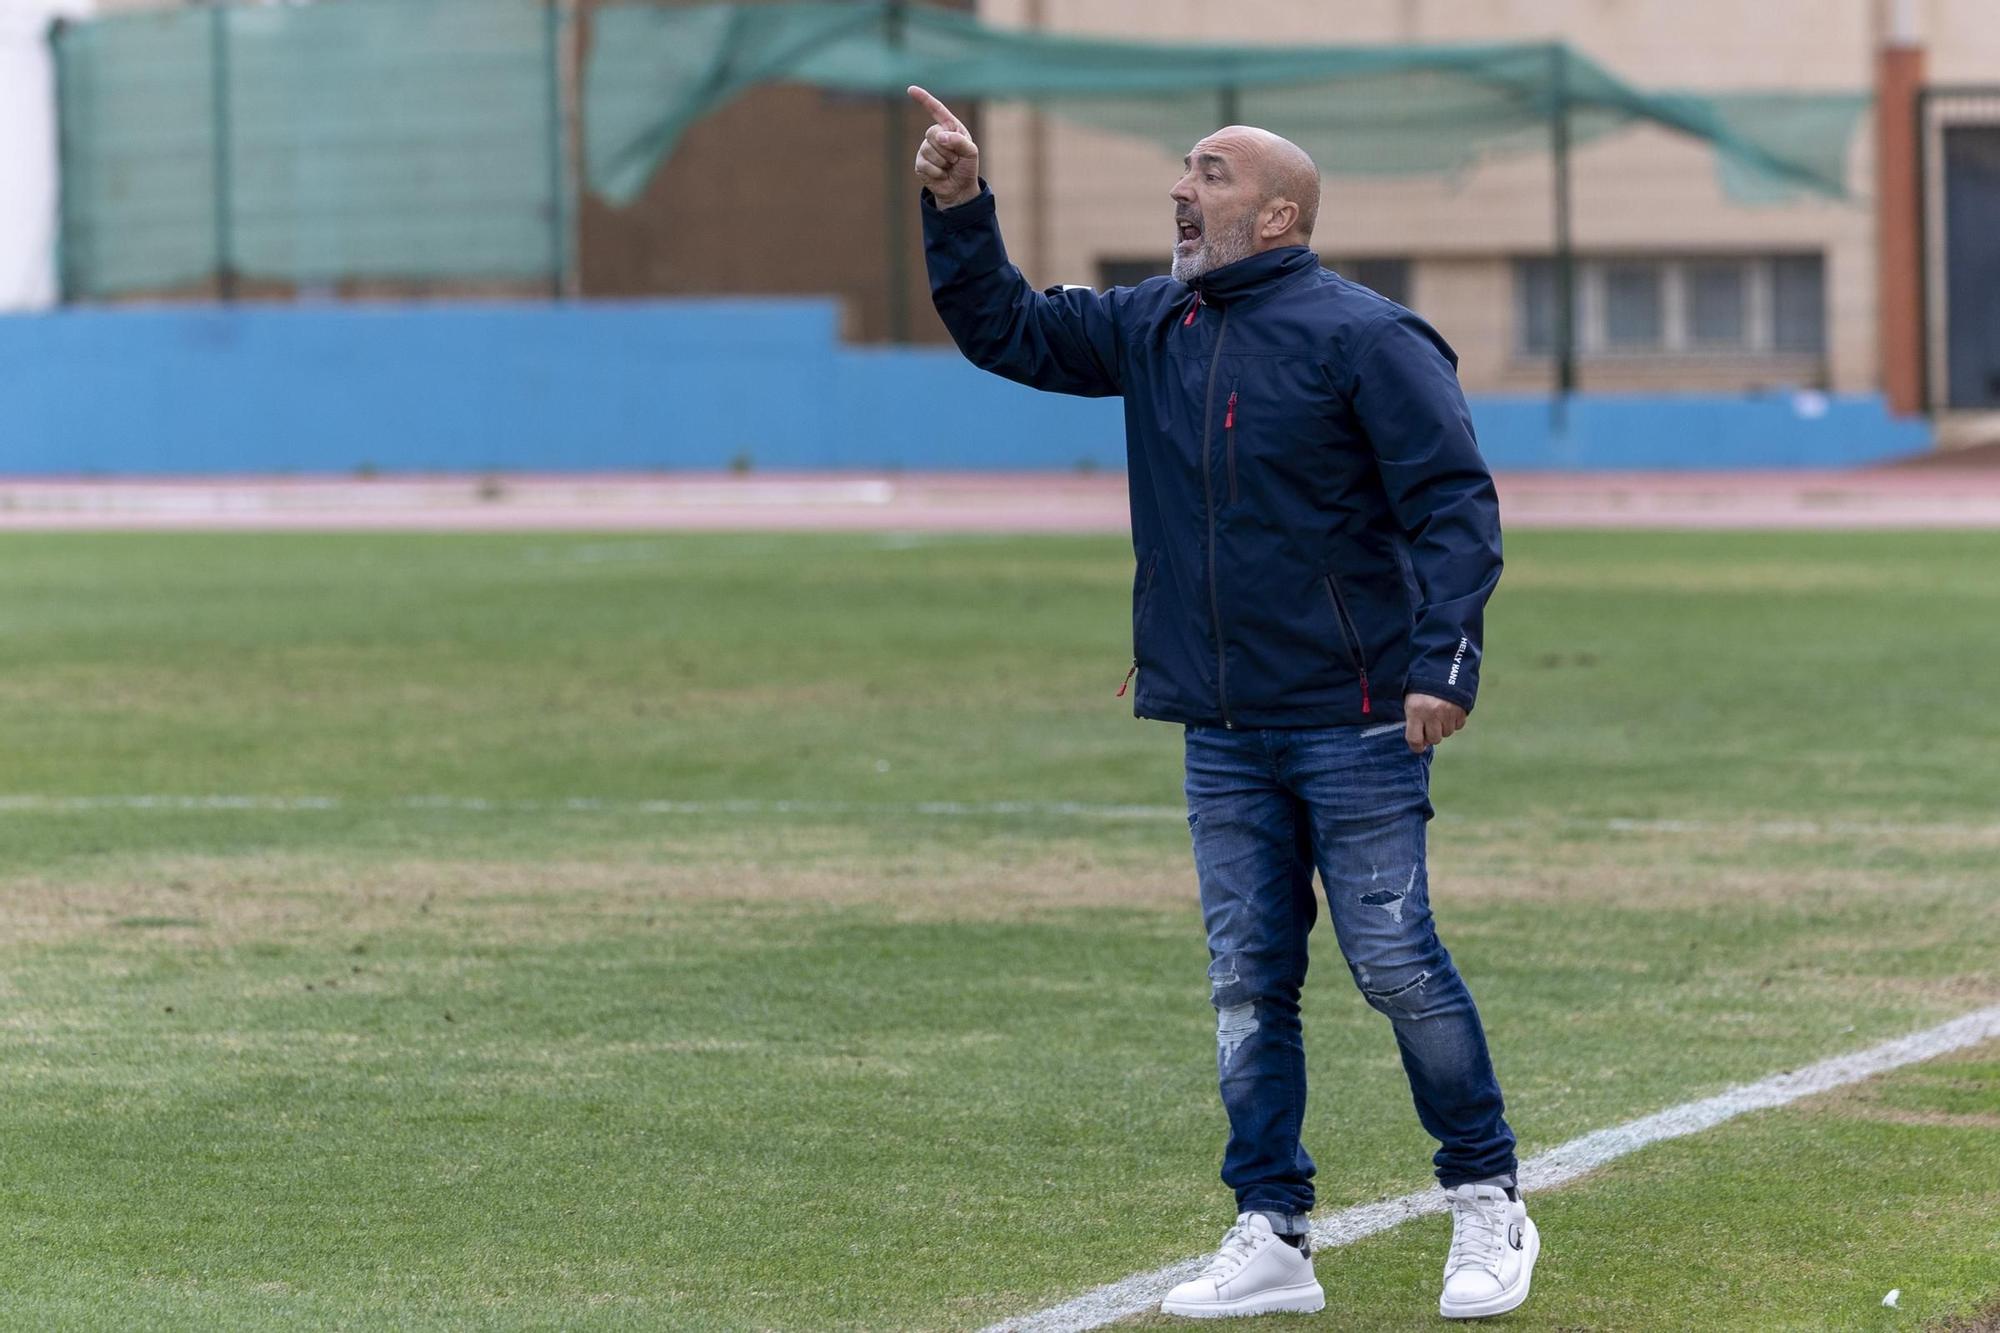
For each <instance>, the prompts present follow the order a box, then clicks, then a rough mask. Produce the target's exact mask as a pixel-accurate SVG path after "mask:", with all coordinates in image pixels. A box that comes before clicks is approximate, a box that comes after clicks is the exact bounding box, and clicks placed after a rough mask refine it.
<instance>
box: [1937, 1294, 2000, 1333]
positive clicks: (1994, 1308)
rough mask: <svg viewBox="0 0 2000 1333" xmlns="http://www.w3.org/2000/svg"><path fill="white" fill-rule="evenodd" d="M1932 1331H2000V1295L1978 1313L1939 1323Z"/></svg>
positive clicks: (1999, 1332) (1981, 1332) (1983, 1332)
mask: <svg viewBox="0 0 2000 1333" xmlns="http://www.w3.org/2000/svg"><path fill="white" fill-rule="evenodd" d="M1932 1333H2000V1297H1996V1298H1994V1300H1993V1301H1991V1302H1990V1303H1989V1304H1988V1305H1987V1306H1986V1308H1985V1309H1983V1310H1981V1311H1979V1312H1978V1313H1977V1314H1970V1315H1967V1316H1966V1317H1965V1318H1963V1319H1954V1320H1953V1321H1952V1322H1951V1323H1949V1324H1939V1325H1937V1326H1936V1327H1935V1328H1934V1329H1933V1330H1932Z"/></svg>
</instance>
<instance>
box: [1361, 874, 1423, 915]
mask: <svg viewBox="0 0 2000 1333" xmlns="http://www.w3.org/2000/svg"><path fill="white" fill-rule="evenodd" d="M1420 869H1422V867H1421V866H1411V867H1410V877H1409V879H1408V880H1406V881H1404V884H1403V887H1402V888H1400V889H1376V890H1375V891H1374V892H1372V893H1364V894H1362V895H1361V903H1362V905H1363V906H1364V907H1379V908H1381V909H1382V910H1383V911H1385V912H1387V913H1388V914H1389V919H1390V920H1391V921H1394V922H1395V923H1396V924H1397V925H1399V926H1400V925H1402V924H1403V900H1404V899H1405V898H1407V897H1408V896H1409V894H1410V890H1412V889H1414V888H1416V887H1417V871H1418V870H1420ZM1370 878H1371V879H1372V878H1374V876H1372V875H1371V876H1370Z"/></svg>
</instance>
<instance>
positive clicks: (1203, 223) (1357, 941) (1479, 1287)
mask: <svg viewBox="0 0 2000 1333" xmlns="http://www.w3.org/2000/svg"><path fill="white" fill-rule="evenodd" d="M910 95H911V96H912V97H913V98H915V99H916V101H917V102H918V103H919V104H921V105H922V106H923V107H924V108H925V109H926V110H928V111H929V112H930V115H931V118H932V120H933V121H934V122H935V124H933V125H932V126H931V128H930V129H929V131H927V132H926V134H925V136H924V141H923V143H922V145H921V146H920V147H919V148H918V150H917V158H916V172H917V176H918V178H919V179H920V180H921V181H922V183H923V185H924V186H925V187H926V188H925V192H924V200H923V219H924V247H925V253H926V257H927V259H928V263H929V268H930V278H931V290H932V295H933V298H934V300H935V302H936V305H937V310H938V313H939V315H941V316H942V317H943V319H944V322H945V325H946V327H947V328H949V329H950V330H951V333H952V337H953V338H954V339H956V340H957V343H958V346H959V348H960V350H961V351H963V352H964V353H965V355H966V356H967V357H969V358H970V359H971V360H972V361H973V362H974V363H975V364H977V365H979V366H982V367H984V368H985V369H987V370H991V371H994V372H995V373H997V374H1000V375H1004V376H1006V377H1007V378H1009V379H1013V380H1017V381H1019V382H1021V383H1023V384H1030V385H1033V386H1035V387H1036V388H1040V389H1051V390H1055V391H1057V392H1061V393H1072V394H1081V395H1085V396H1090V397H1103V396H1108V395H1112V394H1118V395H1122V396H1123V397H1124V399H1125V432H1126V448H1127V454H1128V459H1129V475H1130V486H1131V503H1132V538H1133V546H1134V549H1135V551H1136V554H1137V557H1138V564H1137V571H1136V574H1135V579H1134V586H1133V594H1134V601H1133V613H1132V637H1133V648H1134V653H1133V662H1132V671H1131V672H1129V673H1127V676H1126V680H1127V682H1128V683H1129V682H1131V681H1132V680H1133V678H1134V675H1136V677H1137V688H1136V692H1135V698H1134V704H1133V711H1134V712H1135V713H1137V714H1138V715H1139V716H1140V717H1149V718H1160V719H1164V720H1166V721H1171V722H1179V723H1182V724H1184V725H1185V727H1186V729H1187V800H1188V826H1189V828H1190V829H1191V830H1192V835H1193V842H1194V857H1195V868H1196V872H1197V876H1198V878H1199V881H1200V888H1201V905H1202V914H1203V918H1204V923H1205V925H1206V928H1207V932H1208V946H1209V955H1210V958H1211V960H1212V961H1211V963H1210V966H1209V970H1208V975H1209V983H1210V999H1211V1000H1212V1002H1213V1003H1214V1005H1215V1009H1216V1011H1217V1015H1218V1023H1217V1028H1216V1046H1217V1066H1218V1071H1219V1077H1220V1082H1221V1087H1222V1101H1223V1105H1224V1107H1225V1109H1226V1110H1227V1112H1228V1116H1229V1142H1228V1146H1227V1148H1226V1150H1225V1152H1224V1156H1223V1164H1222V1179H1223V1181H1224V1182H1225V1183H1226V1184H1228V1185H1229V1186H1230V1187H1231V1188H1233V1189H1234V1190H1235V1192H1236V1206H1237V1213H1238V1216H1237V1219H1236V1224H1235V1225H1234V1226H1232V1227H1230V1228H1229V1230H1228V1232H1227V1233H1226V1234H1225V1235H1224V1237H1223V1240H1222V1246H1221V1248H1220V1250H1219V1251H1218V1252H1217V1254H1216V1256H1215V1259H1214V1261H1213V1262H1212V1263H1211V1264H1210V1265H1209V1267H1208V1269H1207V1271H1206V1272H1204V1273H1203V1274H1202V1275H1201V1276H1200V1277H1198V1278H1196V1279H1195V1280H1193V1281H1191V1282H1186V1283H1183V1284H1182V1285H1180V1286H1179V1287H1176V1288H1175V1289H1174V1290H1173V1292H1172V1294H1170V1295H1169V1296H1168V1297H1167V1299H1166V1302H1165V1303H1164V1305H1163V1306H1162V1307H1161V1308H1162V1309H1164V1310H1166V1311H1168V1312H1169V1313H1173V1314H1184V1315H1203V1316H1215V1315H1248V1314H1261V1313H1265V1312H1268V1311H1274V1310H1317V1309H1319V1308H1321V1306H1322V1305H1323V1304H1324V1303H1325V1296H1324V1294H1323V1292H1322V1290H1321V1288H1320V1285H1319V1283H1318V1281H1317V1279H1315V1277H1314V1276H1313V1268H1312V1251H1311V1244H1310V1240H1309V1236H1308V1230H1307V1214H1308V1213H1309V1212H1310V1210H1311V1209H1312V1206H1313V1186H1312V1178H1313V1171H1314V1168H1313V1161H1312V1158H1311V1157H1310V1156H1308V1155H1307V1153H1306V1151H1305V1149H1304V1147H1303V1146H1302V1145H1301V1144H1300V1141H1299V1131H1300V1125H1301V1122H1302V1120H1303V1118H1304V1113H1305V1094H1306V1080H1305V1048H1304V1044H1303V1041H1302V1038H1301V1031H1300V1025H1299V990H1300V986H1301V985H1302V983H1303V982H1304V980H1305V975H1306V935H1307V932H1308V931H1309V930H1310V929H1311V928H1312V924H1313V921H1314V918H1315V916H1316V915H1317V912H1318V903H1317V899H1316V898H1315V896H1314V894H1313V887H1312V877H1313V872H1314V870H1315V868H1317V870H1318V872H1319V875H1320V880H1321V883H1322V885H1323V886H1324V889H1325V892H1326V898H1327V904H1328V908H1329V910H1330V913H1331V915H1332V917H1333V928H1334V934H1335V936H1336V938H1337V939H1338V940H1339V943H1340V948H1341V952H1342V954H1343V955H1345V957H1346V960H1347V965H1348V968H1349V969H1350V971H1351V972H1352V973H1353V976H1354V980H1355V983H1356V984H1357V985H1358V986H1359V987H1360V988H1361V993H1362V995H1363V996H1364V997H1365V998H1366V999H1367V1001H1368V1003H1369V1004H1370V1005H1372V1006H1373V1007H1374V1008H1376V1009H1377V1010H1380V1011H1381V1012H1382V1013H1384V1014H1386V1015H1387V1016H1388V1018H1389V1021H1390V1024H1391V1026H1392V1027H1393V1029H1394V1031H1395V1036H1396V1043H1397V1045H1398V1047H1399V1048H1400V1049H1401V1053H1402V1059H1403V1068H1404V1070H1405V1072H1406V1073H1407V1074H1408V1077H1409V1082H1410V1090H1411V1093H1412V1094H1413V1096H1414V1098H1415V1101H1416V1109H1417V1115H1418V1118H1419V1119H1420V1120H1421V1121H1422V1123H1423V1126H1424V1128H1425V1129H1426V1130H1428V1131H1429V1132H1430V1134H1431V1135H1432V1137H1434V1138H1435V1139H1437V1141H1438V1143H1439V1148H1438V1152H1437V1154H1436V1156H1435V1158H1434V1159H1433V1160H1434V1162H1435V1165H1436V1169H1437V1176H1438V1180H1439V1183H1440V1184H1441V1185H1442V1186H1443V1187H1444V1188H1445V1190H1446V1191H1447V1192H1448V1193H1447V1197H1448V1201H1449V1204H1450V1208H1451V1213H1452V1241H1451V1249H1450V1252H1449V1254H1448V1256H1447V1258H1446V1261H1445V1277H1444V1291H1443V1294H1442V1296H1441V1298H1440V1302H1439V1310H1440V1312H1441V1313H1442V1314H1444V1315H1445V1316H1447V1317H1450V1318H1472V1317H1476V1316H1481V1315H1492V1314H1500V1313H1502V1312H1504V1311H1507V1310H1512V1309H1514V1308H1515V1307H1516V1306H1518V1305H1519V1304H1520V1303H1521V1302H1522V1301H1523V1300H1525V1299H1526V1298H1527V1295H1528V1284H1529V1279H1530V1277H1531V1275H1532V1272H1533V1269H1534V1263H1535V1256H1536V1254H1537V1252H1538V1249H1539V1240H1538V1238H1537V1236H1536V1232H1535V1227H1534V1224H1533V1223H1532V1222H1530V1221H1529V1220H1528V1215H1527V1210H1526V1209H1525V1207H1524V1206H1523V1205H1522V1203H1521V1199H1520V1193H1519V1191H1518V1189H1517V1188H1516V1182H1515V1160H1514V1135H1513V1131H1511V1130H1510V1129H1509V1128H1508V1127H1507V1122H1506V1120H1505V1119H1504V1118H1503V1116H1502V1113H1501V1096H1500V1087H1499V1084H1498V1081H1497V1080H1496V1079H1495V1077H1494V1073H1493V1066H1492V1063H1491V1061H1490V1060H1489V1058H1488V1056H1487V1051H1486V1038H1485V1035H1484V1032H1483V1030H1482V1029H1481V1026H1480V1022H1479V1016H1478V1013H1477V1012H1476V1011H1475V1010H1474V1008H1473V1004H1472V997H1471V996H1470V994H1468V993H1467V991H1466V988H1465V984H1464V982H1463V981H1461V980H1460V979H1459V975H1458V972H1457V970H1456V969H1455V968H1454V967H1453V965H1452V961H1451V956H1450V955H1449V954H1448V953H1446V952H1445V949H1444V946H1443V945H1442V944H1440V943H1439V941H1438V938H1437V934H1436V932H1435V931H1434V930H1433V929H1432V925H1431V912H1430V907H1429V901H1428V899H1429V885H1428V882H1427V880H1426V878H1425V873H1424V828H1425V822H1426V821H1427V820H1428V819H1429V818H1430V815H1431V806H1430V800H1429V785H1430V762H1431V754H1432V747H1434V746H1436V745H1437V744H1438V743H1439V742H1441V741H1443V740H1445V739H1446V738H1447V737H1449V736H1451V735H1452V734H1453V733H1454V732H1456V731H1458V729H1459V728H1461V727H1463V726H1464V725H1465V721H1466V714H1467V713H1468V712H1469V711H1470V710H1471V708H1472V706H1473V700H1474V696H1475V695H1476V694H1477V691H1478V681H1479V665H1480V656H1481V653H1480V625H1481V616H1482V611H1483V608H1484V606H1485V604H1486V600H1487V598H1488V597H1489V596H1490V595H1491V594H1492V592H1493V588H1494V585H1495V584H1496V583H1497V582H1498V581H1499V578H1500V526H1499V513H1498V506H1497V503H1496V500H1495V496H1494V491H1493V483H1492V478H1491V477H1490V475H1489V474H1488V472H1487V470H1486V466H1485V464H1484V463H1483V462H1482V461H1481V460H1480V457H1479V451H1478V448H1477V446H1476V445H1475V443H1474V441H1473V435H1472V425H1471V422H1470V420H1469V419H1468V416H1467V413H1466V408H1465V400H1464V397H1463V395H1462V394H1461V393H1460V391H1459V387H1458V379H1457V373H1456V369H1455V367H1456V357H1455V356H1454V354H1453V353H1452V351H1451V349H1450V348H1449V347H1448V346H1446V344H1445V342H1444V340H1443V339H1442V338H1440V337H1439V336H1438V335H1437V333H1436V332H1434V331H1433V330H1432V329H1431V328H1430V326H1429V325H1427V324H1425V323H1424V322H1423V321H1422V320H1421V319H1419V318H1417V316H1415V315H1413V314H1411V313H1410V312H1409V311H1407V310H1405V309H1403V308H1402V307H1401V306H1398V305H1396V304H1394V303H1393V302H1390V301H1387V300H1384V299H1383V298H1382V297H1380V296H1377V295H1375V294H1374V293H1373V292H1370V291H1368V290H1366V289H1365V288H1362V287H1357V286H1355V285H1354V284H1353V283H1350V282H1347V281H1346V280H1344V279H1342V278H1340V277H1339V276H1337V275H1336V274H1334V273H1331V272H1329V271H1328V270H1326V269H1323V268H1321V267H1320V265H1319V261H1318V259H1317V257H1316V256H1315V255H1314V254H1313V252H1312V251H1311V250H1310V249H1309V248H1307V243H1308V241H1310V239H1311V237H1312V229H1313V221H1314V215H1315V214H1316V213H1317V211H1318V207H1319V173H1318V171H1317V169H1316V168H1315V167H1314V166H1313V163H1312V160H1311V158H1309V157H1308V156H1307V155H1306V154H1305V153H1304V152H1303V151H1302V150H1301V149H1299V147H1298V146H1297V145H1295V144H1292V143H1290V142H1288V141H1286V140H1284V139H1281V138H1279V137H1278V136H1276V135H1274V134H1271V133H1268V132H1267V131H1264V130H1260V129H1252V128H1249V127H1247V126H1241V125H1232V126H1229V127H1228V128H1226V129H1221V130H1217V131H1216V132H1215V133H1214V134H1211V135H1209V136H1208V137H1207V138H1206V139H1203V140H1202V141H1201V142H1200V143H1198V144H1196V145H1195V146H1194V150H1193V151H1192V152H1191V153H1190V154H1189V155H1188V158H1187V161H1186V163H1185V171H1184V174H1183V175H1182V176H1181V179H1180V181H1179V182H1178V183H1177V184H1176V185H1175V186H1174V188H1173V190H1172V191H1171V192H1170V194H1171V198H1172V199H1173V202H1174V223H1175V226H1176V228H1177V232H1178V235H1177V238H1176V241H1175V244H1174V248H1173V274H1172V276H1171V277H1165V278H1153V279H1151V280H1149V281H1146V282H1143V283H1141V284H1139V285H1138V286H1137V287H1130V288H1114V289H1113V290H1111V291H1109V292H1104V293H1096V292H1091V291H1088V290H1083V289H1078V288H1059V289H1051V290H1050V291H1048V292H1046V293H1042V292H1037V291H1035V290H1034V289H1033V288H1032V287H1031V286H1029V285H1028V283H1027V282H1026V281H1025V280H1024V279H1023V278H1022V276H1021V274H1020V271H1019V270H1018V269H1016V268H1014V267H1013V266H1011V265H1010V264H1009V263H1008V262H1007V256H1006V251H1005V250H1004V248H1003V247H1002V245H1001V241H1000V232H999V227H998V225H997V224H996V222H995V220H994V204H993V196H992V195H991V194H990V193H989V192H988V191H987V189H986V186H985V182H984V181H982V180H981V179H980V177H979V170H978V167H979V149H978V147H977V145H975V144H974V143H973V141H972V138H971V136H970V135H969V134H968V133H967V132H966V129H965V126H964V125H963V124H962V123H960V121H959V120H958V118H957V117H955V116H953V115H952V113H951V111H950V110H949V109H948V108H946V107H945V106H944V104H943V103H941V102H939V101H938V100H937V99H936V98H935V97H932V96H931V95H930V94H929V93H927V92H925V91H924V90H923V89H921V88H914V87H913V88H911V89H910ZM1121 692H1122V690H1121Z"/></svg>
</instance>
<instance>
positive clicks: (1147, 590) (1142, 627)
mask: <svg viewBox="0 0 2000 1333" xmlns="http://www.w3.org/2000/svg"><path fill="white" fill-rule="evenodd" d="M1159 569H1160V553H1159V552H1158V551H1155V552H1153V554H1152V555H1151V556H1150V557H1148V558H1147V560H1146V578H1145V581H1144V582H1143V583H1142V584H1140V586H1139V595H1138V597H1136V598H1135V599H1133V602H1132V666H1131V669H1130V670H1128V671H1126V673H1125V679H1124V680H1123V681H1121V682H1120V683H1119V686H1118V693H1117V695H1116V696H1115V697H1116V698H1119V699H1123V698H1124V697H1125V691H1126V690H1128V689H1130V688H1131V686H1132V677H1134V676H1136V675H1138V674H1139V637H1140V636H1141V635H1142V634H1144V633H1145V632H1146V608H1147V606H1149V605H1150V604H1151V603H1152V600H1153V576H1154V575H1155V574H1157V573H1158V572H1159Z"/></svg>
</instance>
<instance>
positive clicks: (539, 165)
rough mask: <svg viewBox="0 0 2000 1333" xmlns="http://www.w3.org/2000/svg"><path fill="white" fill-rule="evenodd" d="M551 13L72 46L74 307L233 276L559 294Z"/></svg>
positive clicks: (220, 28)
mask: <svg viewBox="0 0 2000 1333" xmlns="http://www.w3.org/2000/svg"><path fill="white" fill-rule="evenodd" d="M549 16H550V11H549V10H548V9H547V8H546V7H545V6H544V5H542V4H539V3H536V0H421V2H414V0H343V2H342V3H340V4H327V5H310V6H271V7H261V6H260V7H257V8H238V7H228V6H224V7H211V8H201V9H180V10H171V11H164V12H158V11H156V12H148V13H138V14H130V15H118V16H113V17H108V18H102V19H98V20H94V21H91V22H87V23H80V24H76V25H74V26H70V27H67V28H65V29H64V30H63V31H62V33H61V35H60V36H59V38H58V40H57V45H56V50H57V58H58V71H59V77H60V90H61V91H60V97H61V115H62V135H63V213H64V219H63V269H64V277H65V286H66V288H67V291H68V293H69V294H70V295H71V296H73V297H99V296H107V295H116V294H119V293H127V292H134V291H146V290H157V289H161V288H171V287H176V286H180V285H183V284H188V283H193V282H199V281H202V280H204V279H206V278H208V277H210V276H211V275H215V274H218V273H221V272H223V271H224V270H228V271H230V272H231V273H233V274H235V275H238V276H242V277H246V278H251V279H269V280H274V281H280V282H295V283H330V282H336V281H340V280H343V279H353V278H377V279H424V280H432V279H446V280H451V279H535V278H544V277H548V276H549V275H550V274H551V270H552V267H553V266H555V265H556V264H558V263H559V262H560V256H561V253H562V250H561V247H560V244H559V241H560V229H561V224H562V216H563V210H561V209H559V208H558V207H557V203H558V199H559V188H558V180H559V176H558V169H557V161H556V158H555V154H556V152H557V151H558V147H557V145H558V143H559V136H557V135H556V134H555V133H554V131H553V126H554V125H555V123H556V121H555V118H554V116H553V113H552V108H553V106H554V102H553V98H552V93H551V86H550V80H551V79H552V78H553V77H554V70H555V68H556V66H555V60H554V47H553V31H554V30H553V27H552V25H551V23H550V17H549Z"/></svg>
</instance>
